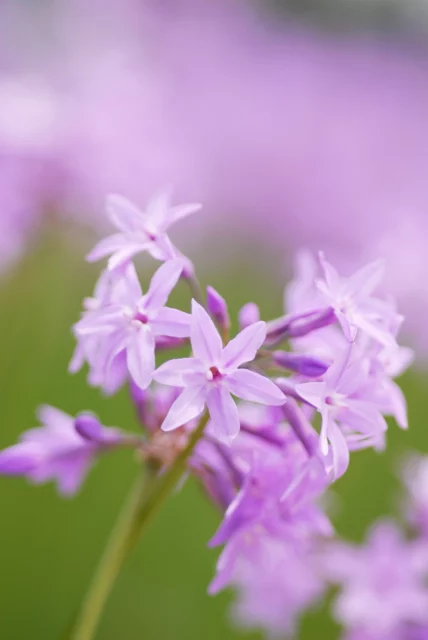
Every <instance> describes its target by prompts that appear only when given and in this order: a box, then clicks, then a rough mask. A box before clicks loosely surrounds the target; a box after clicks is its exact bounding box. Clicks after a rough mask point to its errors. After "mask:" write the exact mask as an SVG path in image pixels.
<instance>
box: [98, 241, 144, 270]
mask: <svg viewBox="0 0 428 640" xmlns="http://www.w3.org/2000/svg"><path fill="white" fill-rule="evenodd" d="M149 247H150V242H147V243H144V242H128V243H127V244H126V245H125V246H124V247H123V249H121V250H120V251H116V253H114V254H113V255H112V256H111V258H110V260H109V261H108V268H109V269H110V271H113V270H114V269H119V268H120V267H122V266H123V265H125V264H126V263H127V262H129V261H130V260H131V258H133V257H134V256H135V255H137V253H143V252H144V251H148V249H149Z"/></svg>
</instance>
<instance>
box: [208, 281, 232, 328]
mask: <svg viewBox="0 0 428 640" xmlns="http://www.w3.org/2000/svg"><path fill="white" fill-rule="evenodd" d="M207 307H208V311H209V312H210V314H211V316H212V317H213V318H214V320H215V321H216V322H217V324H218V325H219V327H220V328H221V329H229V328H230V318H229V312H228V310H227V303H226V300H225V299H224V298H222V296H221V295H220V294H219V293H218V292H217V291H216V290H215V289H213V287H207Z"/></svg>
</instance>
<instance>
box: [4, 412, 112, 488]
mask: <svg viewBox="0 0 428 640" xmlns="http://www.w3.org/2000/svg"><path fill="white" fill-rule="evenodd" d="M38 418H39V420H40V422H41V423H42V426H41V427H37V428H35V429H30V430H29V431H26V432H25V433H24V434H23V435H22V436H21V440H20V442H19V443H18V444H15V445H13V446H11V447H8V448H7V449H4V450H3V451H1V452H0V473H1V474H3V475H10V476H25V477H27V478H28V479H29V480H30V481H31V482H33V483H36V484H40V483H43V482H47V481H48V480H55V481H56V483H57V485H58V490H59V492H60V493H61V494H63V495H72V494H74V493H75V492H76V491H77V490H78V489H79V487H80V485H81V484H82V482H83V480H84V479H85V476H86V474H87V473H88V471H89V469H90V467H91V466H92V464H93V462H94V460H95V459H96V457H97V456H98V455H99V454H100V453H101V452H102V451H106V450H109V449H111V448H114V447H117V446H119V445H120V444H121V443H122V441H123V434H122V433H121V432H120V431H119V429H116V428H112V427H103V426H102V425H101V423H100V422H99V421H98V420H97V418H96V417H95V416H93V415H92V414H80V415H79V416H77V417H76V418H73V417H71V416H69V415H67V414H66V413H63V412H62V411H60V410H59V409H55V408H54V407H50V406H43V407H40V409H39V411H38Z"/></svg>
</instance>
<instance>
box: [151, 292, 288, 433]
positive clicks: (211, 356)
mask: <svg viewBox="0 0 428 640" xmlns="http://www.w3.org/2000/svg"><path fill="white" fill-rule="evenodd" d="M265 337H266V323H265V322H256V323H254V324H252V325H250V326H249V327H247V328H246V329H244V330H243V331H241V332H240V333H239V334H238V335H237V336H236V337H235V338H233V340H231V341H230V342H229V343H228V344H227V346H226V347H224V348H223V344H222V340H221V337H220V335H219V333H218V331H217V329H216V327H215V325H214V323H213V321H212V320H211V318H210V316H209V315H208V313H207V312H206V311H205V309H204V308H203V307H202V306H201V305H200V304H198V303H197V302H196V301H195V300H192V319H191V330H190V341H191V344H192V350H193V357H192V358H182V359H179V360H170V361H169V362H166V363H165V364H163V365H162V366H161V367H159V369H157V371H156V372H155V373H154V376H153V377H154V379H155V380H156V381H157V382H160V383H162V384H166V385H171V386H175V387H181V388H183V389H184V390H183V392H182V393H181V395H180V396H179V397H178V398H177V400H176V401H175V402H174V403H173V405H172V407H171V409H170V411H169V413H168V415H167V416H166V418H165V420H164V422H163V425H162V429H164V430H165V431H170V430H172V429H176V428H177V427H179V426H181V425H183V424H185V423H186V422H189V420H192V419H193V418H195V417H197V416H199V415H200V414H201V413H202V412H203V410H204V407H205V405H206V406H207V407H208V411H209V413H210V416H211V420H212V423H213V427H214V429H215V432H216V434H217V436H218V437H219V438H220V439H224V440H226V441H230V440H231V439H233V438H234V437H235V436H236V435H237V434H238V432H239V428H240V421H239V415H238V408H237V406H236V404H235V402H234V401H233V399H232V397H231V394H233V395H234V396H237V397H238V398H242V399H243V400H249V401H252V402H260V403H262V404H267V405H282V404H284V402H285V396H284V394H283V393H282V391H280V390H279V389H278V387H277V386H276V385H275V384H274V383H273V382H272V381H271V380H269V379H268V378H266V377H265V376H263V375H261V374H259V373H256V372H254V371H249V370H248V369H241V368H240V367H241V365H243V364H244V363H247V362H251V361H252V360H254V358H255V356H256V353H257V351H258V349H259V348H260V347H261V345H262V344H263V342H264V340H265Z"/></svg>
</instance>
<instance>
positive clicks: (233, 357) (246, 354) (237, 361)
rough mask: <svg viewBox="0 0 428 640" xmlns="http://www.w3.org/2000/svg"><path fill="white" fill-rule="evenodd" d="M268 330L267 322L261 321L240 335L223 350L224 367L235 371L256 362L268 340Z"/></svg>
mask: <svg viewBox="0 0 428 640" xmlns="http://www.w3.org/2000/svg"><path fill="white" fill-rule="evenodd" d="M266 330H267V329H266V322H261V321H259V322H255V323H254V324H251V325H250V326H249V327H247V328H246V329H244V330H243V331H241V332H240V333H238V335H237V336H236V337H235V338H233V340H231V341H230V342H229V344H228V345H227V346H226V347H225V348H224V350H223V357H222V365H223V367H224V368H225V369H232V370H233V369H236V368H237V367H239V366H240V365H241V364H244V362H251V361H252V360H254V358H255V357H256V353H257V351H258V350H259V349H260V347H261V346H262V344H263V342H264V341H265V339H266Z"/></svg>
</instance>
